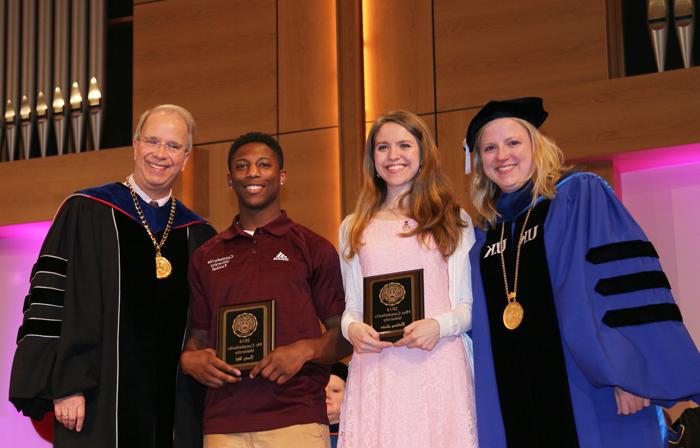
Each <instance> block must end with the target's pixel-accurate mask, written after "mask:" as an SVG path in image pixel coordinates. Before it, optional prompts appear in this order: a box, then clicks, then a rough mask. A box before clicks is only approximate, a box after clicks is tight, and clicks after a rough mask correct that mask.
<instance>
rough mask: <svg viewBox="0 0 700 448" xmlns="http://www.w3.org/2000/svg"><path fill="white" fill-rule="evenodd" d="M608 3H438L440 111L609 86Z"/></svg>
mask: <svg viewBox="0 0 700 448" xmlns="http://www.w3.org/2000/svg"><path fill="white" fill-rule="evenodd" d="M606 43H607V38H606V21H605V1H604V0H592V1H584V2H562V1H560V0H539V1H537V2H524V1H522V0H501V1H491V2H484V1H480V0H470V1H468V2H465V1H464V0H435V59H436V64H435V66H436V84H437V104H438V106H437V109H438V111H446V110H451V109H458V108H464V107H469V106H476V105H483V104H485V103H486V101H488V100H489V99H491V98H512V97H516V96H532V95H539V94H540V93H541V90H542V89H543V88H545V87H547V86H550V85H558V86H565V85H568V84H571V83H578V82H582V81H593V80H602V79H606V78H607V76H608V57H607V52H606Z"/></svg>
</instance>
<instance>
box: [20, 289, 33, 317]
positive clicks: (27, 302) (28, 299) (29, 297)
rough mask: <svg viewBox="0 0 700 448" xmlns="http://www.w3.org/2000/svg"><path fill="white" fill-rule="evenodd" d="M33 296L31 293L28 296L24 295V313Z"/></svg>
mask: <svg viewBox="0 0 700 448" xmlns="http://www.w3.org/2000/svg"><path fill="white" fill-rule="evenodd" d="M31 297H32V296H30V295H29V294H27V295H26V296H24V304H23V305H22V312H23V313H26V312H27V310H28V309H29V304H30V303H31V302H30V300H31Z"/></svg>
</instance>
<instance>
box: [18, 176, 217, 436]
mask: <svg viewBox="0 0 700 448" xmlns="http://www.w3.org/2000/svg"><path fill="white" fill-rule="evenodd" d="M139 201H141V200H140V198H139ZM169 205H170V203H168V204H167V205H166V206H164V207H161V208H158V209H156V208H152V207H150V206H148V205H147V204H145V203H144V202H143V201H141V208H142V209H143V210H144V213H145V214H146V219H147V221H148V222H149V225H150V227H151V229H152V230H153V231H154V233H155V234H156V235H155V236H156V239H157V240H160V237H161V235H162V232H163V229H164V228H165V224H166V223H167V220H168V215H169V212H170V207H169ZM214 234H215V231H214V229H213V228H212V227H211V226H209V225H208V224H207V223H206V222H204V220H202V219H201V218H199V217H198V216H197V215H195V214H194V213H193V212H191V211H190V210H188V209H187V208H186V207H185V206H184V205H182V204H181V203H177V208H176V214H175V221H174V224H173V226H172V230H171V231H170V235H169V236H168V239H167V240H166V243H165V245H164V247H163V248H162V253H163V256H165V257H166V258H168V259H169V260H170V262H171V263H172V265H173V271H172V274H171V275H170V277H168V278H166V279H157V278H156V274H155V259H154V256H155V255H154V254H155V252H154V248H153V244H152V242H151V240H150V239H149V237H148V235H147V233H146V231H145V229H144V228H143V226H142V224H141V222H140V220H139V218H138V215H137V214H136V210H135V207H134V205H133V201H132V198H131V195H130V194H129V190H128V189H127V188H126V187H125V186H124V185H122V184H116V183H115V184H109V185H105V186H103V187H97V188H94V189H90V190H84V191H82V192H79V193H77V194H75V195H73V196H71V197H69V198H68V199H67V200H66V201H65V202H64V203H63V204H62V206H61V207H60V209H59V212H58V213H57V215H56V218H55V219H54V222H53V225H52V227H51V229H50V230H49V233H48V235H47V237H46V240H45V241H44V244H43V246H42V248H41V252H40V255H39V258H38V260H37V263H36V264H35V266H34V268H33V269H32V273H31V281H30V290H29V294H28V295H27V297H26V298H25V303H24V319H23V324H22V326H21V327H20V329H19V333H18V337H17V341H18V343H17V351H16V353H15V358H14V362H13V366H12V375H11V380H10V400H11V401H12V403H13V404H14V405H15V406H16V407H17V409H18V410H21V411H22V412H23V413H24V414H25V415H28V416H30V417H32V418H41V416H42V415H43V414H44V413H45V412H47V411H49V410H52V409H53V401H52V400H53V399H55V398H61V397H65V396H68V395H71V394H74V393H77V392H81V393H83V394H84V395H85V399H86V410H85V412H86V417H85V423H84V427H83V430H82V431H81V432H80V433H77V432H75V431H69V430H67V429H65V428H64V427H63V426H62V425H59V424H58V423H56V425H55V434H54V444H55V446H56V447H60V448H72V447H76V448H84V447H114V448H117V447H119V448H126V447H129V448H138V447H144V448H170V447H172V446H173V444H174V442H173V440H174V439H175V441H176V442H175V446H197V444H201V427H199V426H198V424H201V422H198V421H197V420H198V418H197V417H199V416H197V415H196V410H197V409H199V407H198V406H193V405H192V404H191V403H184V406H183V405H182V404H183V403H181V399H182V398H184V397H187V396H188V394H187V393H185V392H187V391H188V390H190V388H194V389H195V390H196V389H197V388H198V386H197V385H195V384H192V383H193V381H192V380H191V379H190V378H189V377H185V376H184V375H182V374H181V372H180V371H179V368H178V366H179V362H178V361H179V354H180V351H181V349H182V346H183V343H184V340H185V328H186V323H187V312H188V306H189V295H190V292H189V287H188V285H187V263H188V260H189V255H190V254H191V253H192V251H194V249H196V248H197V247H198V246H199V245H200V244H202V243H203V242H205V241H206V240H207V239H209V238H210V237H211V236H213V235H214ZM176 389H177V391H178V392H177V394H176ZM181 392H182V393H181ZM176 396H177V397H178V399H177V400H176ZM176 401H177V403H176ZM173 428H175V430H173Z"/></svg>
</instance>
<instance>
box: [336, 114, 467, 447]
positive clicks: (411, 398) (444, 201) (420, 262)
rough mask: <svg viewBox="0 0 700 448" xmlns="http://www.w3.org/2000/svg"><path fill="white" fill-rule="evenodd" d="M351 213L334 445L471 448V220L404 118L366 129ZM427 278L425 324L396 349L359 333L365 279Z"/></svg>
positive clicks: (364, 328) (429, 146)
mask: <svg viewBox="0 0 700 448" xmlns="http://www.w3.org/2000/svg"><path fill="white" fill-rule="evenodd" d="M363 173H364V181H363V186H362V191H361V193H360V197H359V200H358V202H357V206H356V207H355V212H354V213H353V214H351V215H349V216H348V217H347V218H345V220H344V221H343V223H342V225H341V227H340V254H341V268H342V271H343V283H344V285H345V297H346V308H345V312H344V313H343V319H342V330H343V335H344V336H345V338H347V339H348V340H349V341H350V342H351V343H352V344H353V347H354V352H353V356H352V361H351V362H350V370H349V374H348V381H347V386H346V395H345V400H344V402H343V408H342V411H341V413H340V415H341V421H340V437H339V445H338V446H339V447H341V448H342V447H345V448H370V447H371V448H393V447H396V448H410V447H421V448H430V447H434V448H450V447H455V448H456V447H459V448H466V447H475V446H477V437H476V426H475V414H474V385H473V376H472V367H471V364H472V362H471V344H470V340H469V338H468V336H467V335H466V333H465V331H467V330H469V329H470V328H471V303H472V295H471V280H470V269H469V261H468V252H469V249H470V248H471V246H472V244H474V230H473V227H472V225H471V220H470V219H469V215H467V214H466V212H464V211H463V210H460V208H459V205H458V204H457V203H456V201H455V199H454V198H453V196H452V193H451V191H450V189H449V187H448V185H447V179H446V177H445V175H444V174H443V173H442V171H441V170H440V160H439V153H438V149H437V147H436V146H435V142H434V140H433V138H432V136H431V134H430V131H429V130H428V128H427V127H426V125H425V123H424V122H423V121H422V120H421V119H420V118H418V117H417V116H416V115H415V114H413V113H411V112H406V111H397V112H390V113H388V114H386V115H384V116H382V117H380V118H379V119H378V120H377V121H376V122H375V123H374V125H373V126H372V128H371V130H370V132H369V136H368V138H367V144H366V146H365V155H364V163H363ZM414 269H423V284H424V300H425V304H424V305H425V306H424V309H425V319H420V320H417V321H415V322H413V323H411V324H410V325H408V326H406V327H405V329H404V332H403V337H402V338H401V339H399V340H398V341H396V342H394V343H393V344H392V343H391V342H387V341H382V340H380V338H379V334H378V333H377V331H375V330H374V329H373V328H372V327H370V326H369V325H367V324H365V323H363V293H362V291H363V286H362V285H363V280H362V279H363V277H367V276H373V275H379V274H387V273H392V272H399V271H406V270H414Z"/></svg>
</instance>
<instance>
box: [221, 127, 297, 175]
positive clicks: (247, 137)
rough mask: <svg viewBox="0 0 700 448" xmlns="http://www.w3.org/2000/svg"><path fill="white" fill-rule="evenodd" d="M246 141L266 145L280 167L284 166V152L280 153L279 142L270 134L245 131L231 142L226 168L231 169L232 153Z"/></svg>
mask: <svg viewBox="0 0 700 448" xmlns="http://www.w3.org/2000/svg"><path fill="white" fill-rule="evenodd" d="M248 143H262V144H263V145H265V146H267V147H268V148H270V149H271V150H272V152H274V153H275V157H277V161H278V162H279V164H280V169H282V168H284V154H283V153H282V147H281V146H280V144H279V143H278V142H277V140H275V138H274V137H272V136H271V135H270V134H265V133H264V132H247V133H245V134H243V135H240V136H238V137H236V138H235V139H234V140H233V143H232V144H231V149H229V150H228V169H229V170H230V169H231V160H233V155H234V154H236V151H238V150H239V149H240V147H241V146H243V145H247V144H248Z"/></svg>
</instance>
